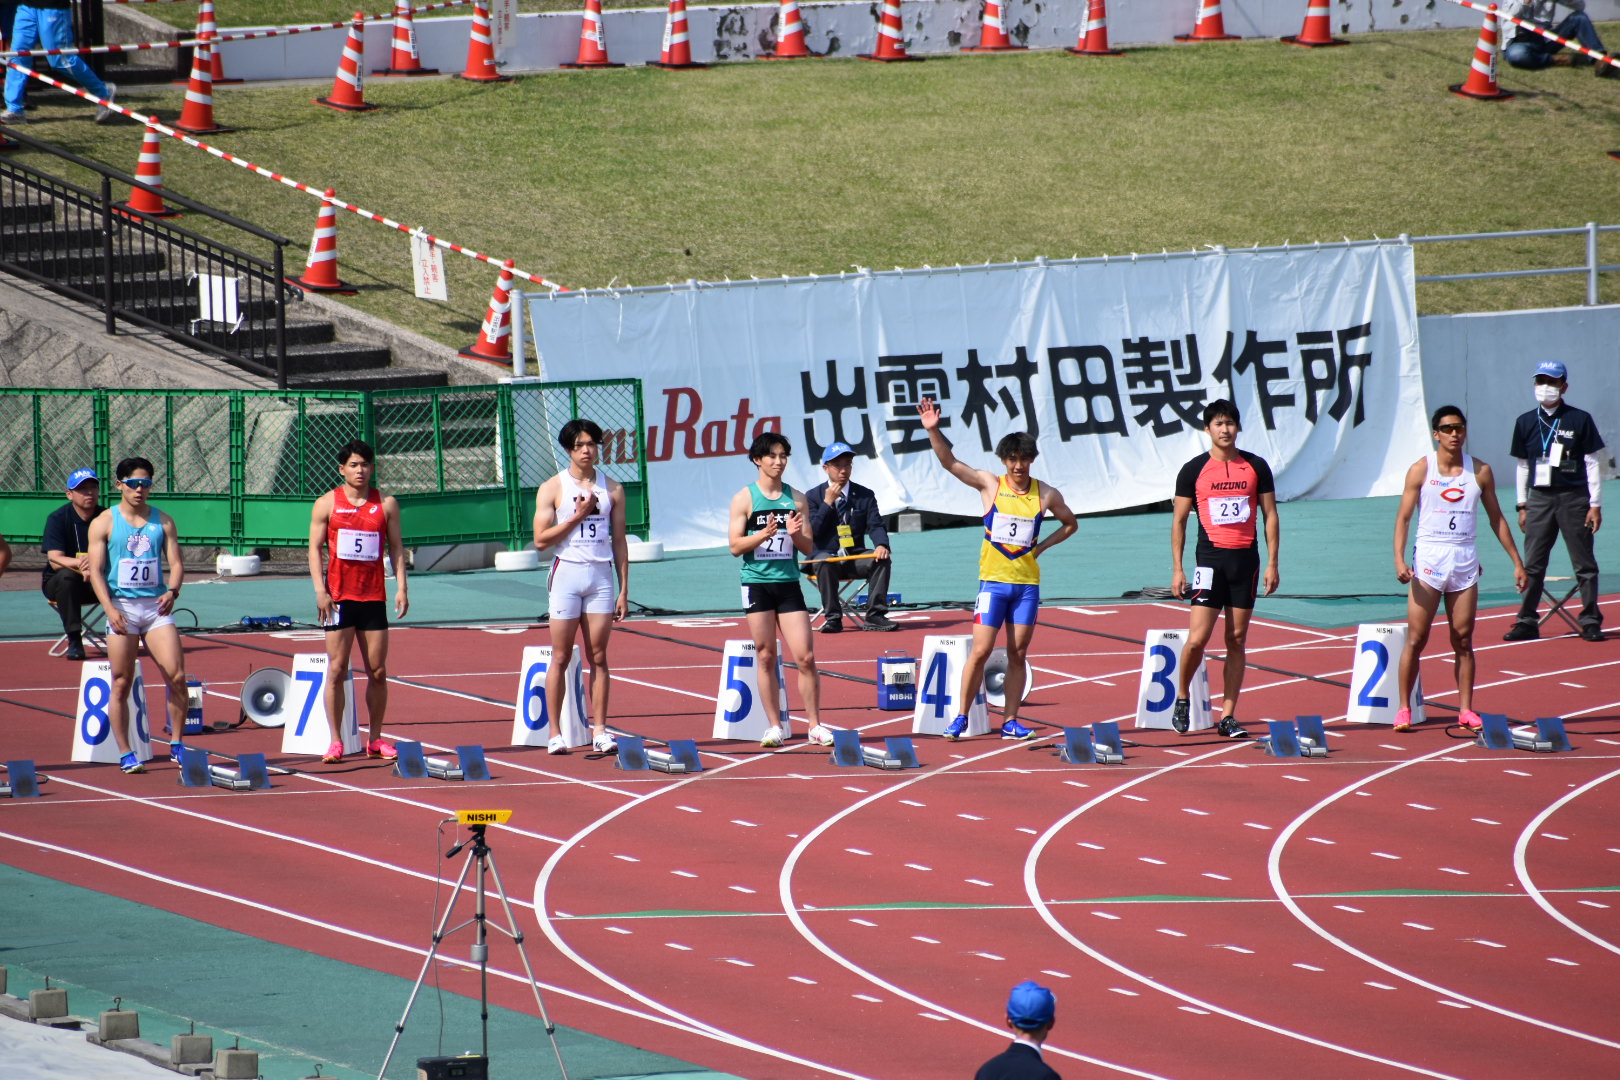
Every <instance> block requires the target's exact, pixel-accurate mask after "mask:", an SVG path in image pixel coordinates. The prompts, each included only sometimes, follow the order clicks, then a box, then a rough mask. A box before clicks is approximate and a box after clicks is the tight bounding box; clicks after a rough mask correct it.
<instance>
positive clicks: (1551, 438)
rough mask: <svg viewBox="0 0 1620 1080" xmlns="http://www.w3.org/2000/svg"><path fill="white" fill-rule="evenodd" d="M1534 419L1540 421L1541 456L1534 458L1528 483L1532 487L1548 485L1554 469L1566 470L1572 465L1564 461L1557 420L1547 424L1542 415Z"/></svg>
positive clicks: (1550, 483)
mask: <svg viewBox="0 0 1620 1080" xmlns="http://www.w3.org/2000/svg"><path fill="white" fill-rule="evenodd" d="M1536 419H1537V420H1539V421H1540V422H1541V432H1542V434H1541V456H1540V457H1538V458H1536V469H1535V476H1534V477H1533V478H1532V480H1531V482H1530V483H1531V486H1532V487H1549V486H1551V485H1552V473H1553V470H1554V469H1563V470H1564V471H1566V472H1568V471H1571V470H1572V468H1573V466H1572V465H1570V464H1568V463H1566V462H1565V461H1564V444H1563V443H1561V442H1559V441H1558V424H1557V422H1556V421H1555V422H1554V423H1552V424H1551V425H1549V424H1548V423H1547V421H1546V419H1545V418H1543V417H1537V418H1536Z"/></svg>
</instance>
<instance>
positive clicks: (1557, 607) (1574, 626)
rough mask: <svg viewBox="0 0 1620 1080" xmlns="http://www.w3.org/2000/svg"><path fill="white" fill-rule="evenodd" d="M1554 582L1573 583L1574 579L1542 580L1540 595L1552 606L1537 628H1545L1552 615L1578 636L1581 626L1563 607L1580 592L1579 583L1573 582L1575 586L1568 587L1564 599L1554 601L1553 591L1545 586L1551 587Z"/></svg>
mask: <svg viewBox="0 0 1620 1080" xmlns="http://www.w3.org/2000/svg"><path fill="white" fill-rule="evenodd" d="M1555 581H1575V579H1574V578H1572V577H1550V578H1542V582H1543V588H1542V590H1541V595H1542V597H1543V598H1544V599H1545V600H1547V602H1548V603H1550V604H1551V605H1552V606H1551V607H1549V608H1548V609H1547V611H1546V614H1544V615H1542V616H1541V622H1539V623H1538V624H1537V625H1538V626H1546V625H1547V620H1548V619H1551V618H1552V617H1553V616H1554V615H1556V616H1558V617H1559V618H1560V619H1563V620H1564V621H1565V622H1566V623H1568V624H1569V628H1570V629H1571V630H1573V631H1575V632H1576V633H1577V634H1578V633H1580V632H1581V624H1580V623H1578V622H1576V621H1575V620H1574V619H1573V618H1572V617H1571V616H1570V614H1569V612H1567V611H1565V610H1564V605H1565V604H1567V603H1569V602H1570V600H1571V599H1573V598H1574V596H1575V594H1576V593H1578V592H1580V591H1581V583H1580V582H1578V581H1575V584H1573V585H1571V586H1570V587H1569V591H1568V592H1566V593H1565V594H1564V598H1563V599H1562V600H1554V599H1553V591H1552V589H1551V588H1549V587H1547V586H1551V585H1552V583H1553V582H1555Z"/></svg>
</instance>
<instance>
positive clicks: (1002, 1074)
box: [973, 979, 1063, 1080]
mask: <svg viewBox="0 0 1620 1080" xmlns="http://www.w3.org/2000/svg"><path fill="white" fill-rule="evenodd" d="M1056 1015H1057V998H1056V997H1055V996H1053V994H1052V991H1050V990H1048V989H1047V988H1046V987H1044V986H1040V985H1038V984H1036V983H1033V982H1030V981H1028V980H1027V979H1026V980H1025V981H1024V982H1021V983H1019V984H1018V985H1017V986H1015V987H1013V988H1012V993H1011V994H1010V995H1008V997H1007V1026H1008V1027H1010V1028H1012V1030H1013V1035H1014V1036H1015V1037H1014V1039H1013V1044H1012V1045H1011V1046H1009V1047H1007V1049H1005V1050H1003V1051H1002V1052H1001V1053H999V1054H997V1055H996V1056H995V1057H993V1058H991V1059H990V1060H989V1061H987V1062H985V1063H984V1064H983V1065H981V1066H979V1071H978V1072H976V1073H974V1074H973V1080H1063V1078H1062V1077H1060V1076H1059V1075H1058V1074H1057V1072H1056V1070H1054V1069H1053V1068H1052V1067H1051V1066H1050V1065H1048V1064H1047V1063H1046V1061H1045V1060H1044V1059H1043V1058H1042V1057H1041V1044H1042V1043H1044V1042H1045V1041H1046V1036H1047V1035H1048V1034H1050V1033H1051V1031H1052V1023H1053V1021H1054V1020H1055V1019H1056Z"/></svg>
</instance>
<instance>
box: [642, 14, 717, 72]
mask: <svg viewBox="0 0 1620 1080" xmlns="http://www.w3.org/2000/svg"><path fill="white" fill-rule="evenodd" d="M647 66H648V67H661V68H669V69H670V70H671V71H693V70H696V69H698V68H706V67H708V66H709V65H708V64H697V63H693V61H692V34H691V32H690V31H689V30H687V27H686V0H669V14H668V15H666V16H665V17H664V49H663V51H662V52H661V53H659V54H658V59H657V60H650V61H648V63H647Z"/></svg>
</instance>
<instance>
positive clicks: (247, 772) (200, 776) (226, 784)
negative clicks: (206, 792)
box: [180, 746, 270, 791]
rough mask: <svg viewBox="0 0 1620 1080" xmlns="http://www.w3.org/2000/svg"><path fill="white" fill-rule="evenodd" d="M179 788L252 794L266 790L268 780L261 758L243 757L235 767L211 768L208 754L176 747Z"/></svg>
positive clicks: (195, 749)
mask: <svg viewBox="0 0 1620 1080" xmlns="http://www.w3.org/2000/svg"><path fill="white" fill-rule="evenodd" d="M180 784H181V786H182V787H217V788H224V789H225V790H226V791H253V790H255V789H256V788H262V787H264V788H267V787H269V786H270V776H269V773H268V772H267V771H266V769H265V766H264V755H263V754H244V755H242V757H241V758H240V759H239V760H238V761H237V764H236V767H235V768H232V767H231V766H229V765H211V764H209V762H208V751H206V750H201V749H198V748H197V747H194V746H182V747H180Z"/></svg>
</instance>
